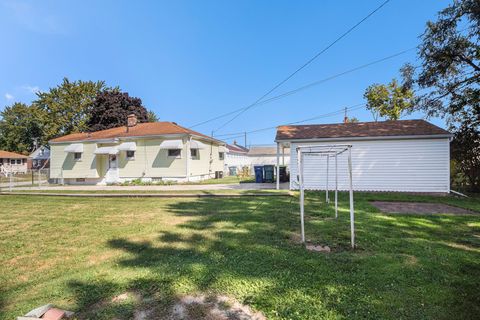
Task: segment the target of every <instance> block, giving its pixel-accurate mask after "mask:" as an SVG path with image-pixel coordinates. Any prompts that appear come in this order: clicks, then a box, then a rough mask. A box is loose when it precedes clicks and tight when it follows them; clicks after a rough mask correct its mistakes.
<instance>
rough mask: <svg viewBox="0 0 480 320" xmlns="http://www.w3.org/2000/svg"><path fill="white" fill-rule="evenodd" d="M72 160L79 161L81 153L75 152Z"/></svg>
mask: <svg viewBox="0 0 480 320" xmlns="http://www.w3.org/2000/svg"><path fill="white" fill-rule="evenodd" d="M73 159H75V160H80V159H82V153H81V152H75V153H74V154H73Z"/></svg>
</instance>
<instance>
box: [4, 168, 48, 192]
mask: <svg viewBox="0 0 480 320" xmlns="http://www.w3.org/2000/svg"><path fill="white" fill-rule="evenodd" d="M49 176H50V169H39V170H35V169H32V170H28V171H27V172H26V173H9V172H2V173H1V174H0V191H13V190H14V189H16V188H39V189H41V188H42V187H44V186H47V185H48V180H49Z"/></svg>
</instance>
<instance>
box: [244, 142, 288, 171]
mask: <svg viewBox="0 0 480 320" xmlns="http://www.w3.org/2000/svg"><path fill="white" fill-rule="evenodd" d="M247 155H248V157H249V159H250V165H251V166H252V174H253V167H254V166H263V165H266V164H267V165H275V166H276V165H277V147H276V146H272V145H264V146H260V145H258V146H254V147H251V148H250V150H249V151H248V154H247ZM289 164H290V149H289V148H288V147H285V148H283V147H281V148H280V165H286V166H288V165H289Z"/></svg>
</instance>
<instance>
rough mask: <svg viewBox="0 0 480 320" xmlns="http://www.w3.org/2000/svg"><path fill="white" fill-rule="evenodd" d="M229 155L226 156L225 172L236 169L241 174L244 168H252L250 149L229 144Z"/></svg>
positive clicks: (234, 143) (235, 143)
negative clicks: (248, 154)
mask: <svg viewBox="0 0 480 320" xmlns="http://www.w3.org/2000/svg"><path fill="white" fill-rule="evenodd" d="M227 149H228V151H227V154H226V155H225V172H229V168H231V167H235V168H236V171H237V172H239V171H240V170H241V169H242V168H243V167H250V165H251V163H250V158H249V157H248V156H247V153H248V149H247V148H245V147H243V146H241V145H239V144H237V142H236V141H234V142H233V144H227Z"/></svg>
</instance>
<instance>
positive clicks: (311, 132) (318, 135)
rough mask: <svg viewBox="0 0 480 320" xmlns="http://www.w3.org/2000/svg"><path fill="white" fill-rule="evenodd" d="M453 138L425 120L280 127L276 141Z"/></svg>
mask: <svg viewBox="0 0 480 320" xmlns="http://www.w3.org/2000/svg"><path fill="white" fill-rule="evenodd" d="M432 135H443V136H451V134H450V132H448V131H446V130H444V129H442V128H440V127H437V126H435V125H433V124H431V123H429V122H427V121H425V120H397V121H378V122H353V123H335V124H310V125H298V126H290V125H285V126H279V127H278V128H277V136H276V139H275V140H276V141H279V140H303V139H307V140H308V139H328V138H363V137H392V136H419V137H421V136H432Z"/></svg>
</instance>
